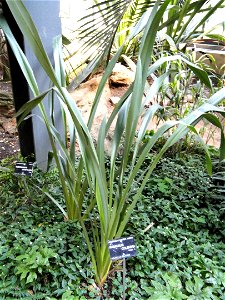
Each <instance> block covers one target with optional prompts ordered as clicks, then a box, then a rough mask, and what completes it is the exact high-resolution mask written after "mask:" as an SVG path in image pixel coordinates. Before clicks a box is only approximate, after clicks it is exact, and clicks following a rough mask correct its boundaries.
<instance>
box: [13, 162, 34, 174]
mask: <svg viewBox="0 0 225 300" xmlns="http://www.w3.org/2000/svg"><path fill="white" fill-rule="evenodd" d="M32 173H33V163H30V162H27V163H23V162H16V165H15V174H16V175H26V176H32Z"/></svg>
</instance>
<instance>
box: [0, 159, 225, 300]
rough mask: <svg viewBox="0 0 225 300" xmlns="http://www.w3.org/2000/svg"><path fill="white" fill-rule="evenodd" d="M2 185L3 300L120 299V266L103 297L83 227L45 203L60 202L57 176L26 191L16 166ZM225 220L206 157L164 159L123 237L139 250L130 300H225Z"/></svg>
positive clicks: (39, 178) (130, 275) (34, 181)
mask: <svg viewBox="0 0 225 300" xmlns="http://www.w3.org/2000/svg"><path fill="white" fill-rule="evenodd" d="M151 160H152V157H151V156H149V157H148V158H147V159H146V161H145V164H149V163H150V162H151ZM9 164H10V162H9V161H3V162H2V164H1V165H2V167H8V166H9ZM0 184H1V193H0V206H1V210H0V299H66V300H74V299H122V296H121V295H122V272H121V268H122V266H121V264H120V262H116V263H114V265H113V269H112V271H111V272H110V274H109V277H108V280H107V282H106V284H105V285H104V288H103V289H102V290H99V289H98V288H97V286H96V285H95V283H94V274H93V272H92V269H91V262H90V258H89V255H88V250H87V247H86V244H85V241H84V238H83V236H82V231H81V229H80V225H78V223H76V222H72V221H65V220H64V219H63V216H62V214H61V212H60V210H59V209H58V208H57V207H56V206H55V205H54V204H53V203H52V202H51V201H50V200H49V199H47V198H46V196H44V193H43V192H42V191H43V190H48V191H49V193H50V194H51V195H53V196H54V197H55V198H56V199H58V200H59V201H60V198H61V195H62V194H61V193H62V191H61V189H60V184H59V182H58V174H57V171H56V170H51V171H50V172H49V173H46V174H43V173H41V172H40V171H38V170H35V172H34V175H33V177H32V178H26V184H25V182H24V181H23V180H22V179H21V178H20V177H19V178H18V177H15V176H14V175H13V167H10V171H7V170H3V169H2V171H1V172H0ZM37 186H38V187H39V188H37ZM135 188H136V187H135V182H134V186H133V189H134V193H135ZM224 216H225V199H223V197H222V196H221V194H220V192H219V191H218V189H217V188H216V187H215V185H214V184H213V182H212V179H211V178H210V177H209V176H208V175H207V174H206V171H205V167H204V162H203V158H202V157H201V156H197V155H190V156H189V157H188V158H179V159H178V158H169V157H167V158H164V159H163V160H162V161H161V163H160V164H158V166H157V168H156V170H155V172H154V174H153V176H152V177H151V179H150V180H149V181H148V183H147V185H146V187H145V190H144V193H143V196H142V198H141V199H140V200H139V202H138V205H137V206H136V208H135V210H134V212H133V214H132V217H131V220H130V222H129V223H128V226H127V228H126V231H125V235H133V236H134V238H135V240H136V244H137V256H136V257H134V258H131V259H128V260H127V278H126V280H127V290H126V292H127V299H151V300H152V299H155V300H157V299H158V300H164V299H165V300H172V299H177V300H178V299H189V300H194V299H196V300H197V299H202V300H203V299H204V300H207V299H225V260H224V251H225V243H224V241H225V224H224V220H225V218H224ZM87 222H89V221H87ZM90 228H91V227H90ZM90 230H91V229H90Z"/></svg>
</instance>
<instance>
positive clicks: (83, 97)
mask: <svg viewBox="0 0 225 300" xmlns="http://www.w3.org/2000/svg"><path fill="white" fill-rule="evenodd" d="M100 79H101V74H97V75H95V76H93V77H92V78H90V79H89V80H88V81H87V82H85V83H83V84H81V85H80V87H79V88H78V89H77V90H75V91H74V92H72V93H71V95H72V97H73V98H74V100H75V101H76V103H77V105H78V107H79V108H80V110H81V113H82V115H83V117H84V120H85V121H87V119H88V116H89V112H90V109H91V106H92V103H93V99H94V96H95V94H96V91H97V87H98V84H99V82H100ZM127 88H128V84H127V83H125V84H124V83H122V84H121V78H119V84H117V83H116V82H115V81H114V82H108V83H107V84H106V86H105V89H104V91H103V94H102V98H101V102H100V105H99V108H98V110H97V112H96V117H95V123H94V124H93V128H92V136H93V138H94V140H96V139H97V136H98V131H99V126H100V123H101V121H102V119H103V117H104V116H106V117H108V116H109V115H110V113H111V111H112V110H113V108H114V106H115V104H116V102H117V101H118V99H119V98H120V97H121V96H122V95H123V94H124V92H125V91H126V90H127ZM12 98H13V97H12V87H11V84H10V82H0V160H2V159H3V158H6V157H11V156H15V154H17V153H19V151H20V150H19V139H18V132H17V127H16V120H15V118H14V113H15V112H14V107H13V100H12ZM152 125H153V126H155V124H152ZM202 127H203V128H205V135H204V139H205V141H207V143H208V144H210V145H214V146H216V147H219V145H220V132H219V131H218V130H217V129H215V127H213V126H211V125H210V127H209V125H207V127H206V125H205V123H204V122H203V121H201V122H200V123H199V124H197V129H200V128H202ZM212 132H214V133H213V135H212V136H210V133H212ZM111 136H112V131H111V132H109V135H108V136H107V138H106V144H105V147H106V151H107V152H108V150H109V149H110V147H111Z"/></svg>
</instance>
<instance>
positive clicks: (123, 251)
mask: <svg viewBox="0 0 225 300" xmlns="http://www.w3.org/2000/svg"><path fill="white" fill-rule="evenodd" d="M108 247H109V253H110V257H111V260H118V259H123V258H128V257H131V256H135V255H136V245H135V241H134V238H133V237H132V236H130V237H124V238H120V239H116V240H111V241H108Z"/></svg>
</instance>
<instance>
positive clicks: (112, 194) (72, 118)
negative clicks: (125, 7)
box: [0, 0, 225, 287]
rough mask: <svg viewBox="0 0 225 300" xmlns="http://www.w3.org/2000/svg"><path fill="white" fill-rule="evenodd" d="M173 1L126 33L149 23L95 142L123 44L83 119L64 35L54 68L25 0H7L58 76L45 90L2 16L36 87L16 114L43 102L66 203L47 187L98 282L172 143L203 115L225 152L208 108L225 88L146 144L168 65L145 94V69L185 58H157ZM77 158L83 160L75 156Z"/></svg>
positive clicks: (204, 76)
mask: <svg viewBox="0 0 225 300" xmlns="http://www.w3.org/2000/svg"><path fill="white" fill-rule="evenodd" d="M169 2H170V1H169V0H166V1H164V3H163V4H161V1H156V4H155V6H154V7H153V9H152V10H151V13H150V14H149V17H148V19H147V20H146V19H141V20H140V21H139V23H138V24H137V26H136V27H135V28H134V29H133V31H131V33H130V36H129V38H128V40H131V39H132V38H133V37H134V36H135V35H136V34H138V33H139V32H140V31H141V30H142V29H143V37H142V41H141V45H140V51H139V54H138V61H137V68H136V75H135V80H134V82H133V84H132V85H131V86H130V88H129V89H128V91H127V92H126V93H125V94H124V95H123V96H122V97H121V99H120V101H119V103H118V104H117V105H116V107H115V109H114V110H113V112H112V114H111V116H110V117H109V119H108V120H106V119H103V121H102V123H101V127H100V130H99V135H98V140H97V145H95V144H94V142H93V139H92V137H91V134H90V130H91V127H92V123H93V121H94V117H95V112H96V109H97V106H98V104H99V100H100V97H101V94H102V91H103V88H104V85H105V83H106V81H107V79H108V77H109V76H110V74H111V72H112V69H113V67H114V65H115V63H116V62H117V60H118V58H119V56H120V55H121V52H122V50H123V46H122V47H120V48H119V50H118V51H117V53H116V54H115V55H114V56H113V57H112V59H111V60H110V62H109V63H108V65H107V67H106V69H105V73H104V75H103V77H102V80H101V82H100V85H99V88H98V90H97V92H96V97H95V100H94V102H93V106H92V110H91V112H90V117H89V120H88V123H87V124H85V122H84V120H83V118H82V116H81V113H80V111H79V109H78V107H77V105H76V102H75V101H74V100H73V99H72V98H71V96H70V94H69V93H68V91H67V89H66V86H65V76H64V68H63V61H62V58H61V56H60V53H61V51H60V45H61V42H60V38H57V39H56V40H55V45H54V49H55V50H54V57H55V67H54V68H53V66H52V64H51V63H50V60H49V58H48V56H47V54H46V52H45V50H44V47H43V45H42V42H41V40H40V38H39V35H38V32H37V30H36V28H35V25H34V23H33V21H32V19H31V17H30V15H29V13H28V12H27V10H26V8H25V6H24V4H23V2H22V1H21V0H17V1H10V0H7V3H8V5H9V8H10V10H11V12H12V14H13V15H14V17H15V19H16V21H17V23H18V25H19V27H20V29H21V31H22V32H23V34H24V36H25V38H27V40H28V42H29V44H30V47H31V49H32V50H33V52H34V54H35V56H36V58H37V60H38V61H39V63H40V64H41V66H42V67H43V69H44V70H45V72H46V74H47V76H48V77H49V78H50V80H51V82H52V85H53V87H52V88H50V89H49V90H47V91H46V92H44V93H40V92H39V88H38V85H37V83H36V79H35V77H34V74H33V71H32V69H31V67H30V65H29V63H28V61H27V60H26V57H25V55H24V54H23V52H22V51H21V49H20V48H19V46H18V44H17V43H16V41H15V39H14V37H13V35H12V33H11V31H10V29H9V27H8V25H7V23H6V22H5V20H4V18H3V17H1V18H0V25H1V27H2V28H3V30H4V32H5V35H6V37H7V39H8V41H9V43H10V45H11V47H12V50H13V51H14V53H15V55H16V57H17V60H18V62H19V64H20V66H21V71H22V72H23V73H24V75H25V77H26V79H27V82H28V84H29V86H30V88H31V90H32V92H33V94H34V99H32V100H30V101H28V102H27V103H26V104H25V105H24V106H23V107H22V108H21V110H20V111H19V112H18V115H21V121H22V120H23V119H24V118H25V117H27V116H28V114H29V113H30V111H31V110H32V109H33V108H34V107H36V106H37V105H38V106H39V109H40V111H41V113H42V119H43V122H44V123H45V126H46V129H47V131H48V134H49V139H50V142H51V146H52V152H53V156H54V160H55V164H56V167H57V169H58V172H59V178H60V182H61V186H62V190H63V195H64V201H65V207H63V206H62V205H61V204H60V203H58V202H57V201H56V200H55V199H54V198H53V197H52V196H51V195H50V191H49V192H48V193H46V194H47V195H48V196H49V197H50V198H51V199H52V201H54V203H56V205H58V207H59V208H60V209H61V211H62V213H63V214H64V216H65V218H67V219H71V220H75V221H77V222H79V223H80V225H81V227H82V230H83V234H84V237H85V240H86V243H87V246H88V250H89V254H90V257H91V262H92V267H93V270H94V272H95V277H96V282H97V284H98V286H99V287H102V286H103V284H104V282H105V280H106V278H107V275H108V272H109V270H110V267H111V260H110V256H109V251H108V247H107V241H108V240H112V239H115V238H119V237H121V236H122V234H123V233H124V230H125V228H126V225H127V223H128V222H129V218H130V215H131V214H132V211H133V209H134V207H135V205H136V204H137V202H138V200H139V199H140V196H141V193H142V191H143V189H144V187H145V184H146V182H147V180H148V179H149V177H150V176H151V174H152V172H153V170H154V168H155V167H156V165H157V163H158V162H159V160H160V158H161V157H162V155H163V154H164V153H165V152H166V150H167V149H168V148H169V147H171V146H173V145H174V144H175V143H176V142H177V141H178V140H179V139H181V138H183V137H184V136H185V135H186V134H187V132H188V131H189V130H192V131H193V132H196V130H195V128H194V125H195V124H196V123H197V122H198V121H199V120H200V119H201V118H203V117H205V118H207V119H208V120H209V121H211V122H212V123H213V124H214V125H216V126H217V127H219V128H220V129H221V159H223V158H224V157H225V139H224V133H223V131H222V125H221V123H220V121H219V119H218V118H217V117H215V116H214V115H212V114H210V113H209V112H211V111H216V112H219V113H221V114H224V110H223V109H222V108H219V107H217V104H218V103H219V102H220V101H221V100H222V99H224V95H225V89H224V88H223V89H221V90H220V91H218V92H217V93H216V94H215V95H214V96H212V97H211V98H210V99H209V101H208V103H206V104H204V105H202V106H201V107H199V108H198V109H196V110H195V111H193V112H192V113H191V114H190V115H188V116H187V117H186V118H184V119H182V120H180V121H170V122H166V123H164V124H163V125H162V126H161V127H160V128H159V129H158V130H157V132H156V133H155V134H154V135H153V136H152V138H151V139H150V140H149V141H148V142H147V143H146V144H144V145H143V143H142V139H143V137H144V135H145V131H146V129H147V127H148V124H149V122H150V120H151V118H152V117H153V115H154V113H155V112H156V111H157V110H158V109H160V106H159V105H152V106H151V107H150V108H149V109H147V110H145V108H144V107H145V102H146V101H148V100H149V99H152V98H153V97H154V95H155V94H156V93H157V92H158V90H159V89H160V87H161V85H162V83H163V82H164V80H165V78H167V77H168V76H169V73H165V74H163V75H161V76H160V77H159V78H158V79H156V80H155V82H154V83H153V85H152V86H151V87H150V89H149V91H148V93H147V95H146V98H145V99H144V100H143V93H144V89H145V83H146V79H147V77H148V76H150V75H151V74H152V73H153V72H155V71H156V70H157V68H159V67H160V66H161V64H163V63H164V62H165V61H167V60H185V58H183V57H182V56H180V55H176V56H170V57H166V58H160V59H159V60H157V61H156V62H154V64H152V65H151V55H152V51H153V46H154V42H155V37H156V34H157V31H158V28H159V26H160V24H161V21H162V19H163V15H164V13H165V11H166V9H167V6H168V4H169ZM125 42H126V41H125ZM185 61H186V60H185ZM187 63H188V64H189V66H190V67H191V68H192V69H193V71H194V72H195V73H196V74H197V75H198V77H199V78H200V79H201V80H202V81H203V82H204V83H205V84H206V85H207V86H208V87H210V81H209V78H208V76H207V74H206V73H205V72H204V71H203V70H201V69H200V68H199V67H197V66H195V65H194V64H193V63H191V62H188V61H187ZM50 92H53V93H54V94H55V95H57V98H56V100H54V101H59V102H60V105H61V110H62V117H63V119H64V120H65V132H67V131H69V138H70V143H69V144H70V145H69V146H68V145H67V143H66V141H65V140H64V139H63V138H62V137H61V136H60V134H59V132H58V131H57V129H56V127H55V125H54V122H53V120H52V118H49V116H48V113H47V111H46V110H45V107H44V105H43V104H42V101H43V99H44V98H45V96H46V95H48V94H49V93H50ZM113 121H115V122H116V126H115V129H114V133H113V140H112V149H111V155H110V167H109V174H107V172H106V160H105V153H104V140H105V138H106V135H107V133H108V131H109V128H110V126H111V124H112V122H113ZM171 128H174V132H173V134H172V135H171V136H170V137H169V138H168V140H167V141H166V143H165V144H164V146H163V147H162V148H161V149H160V150H159V152H158V153H157V154H156V156H155V158H154V159H153V161H152V163H151V165H149V166H147V167H145V168H144V167H143V162H144V160H145V158H146V155H148V153H149V151H150V150H151V149H152V147H153V146H154V145H155V143H156V142H157V140H158V139H159V138H160V137H162V136H163V135H164V134H165V133H166V132H167V131H168V130H169V129H171ZM76 144H78V145H79V152H76V151H75V145H76ZM121 145H122V154H121V155H120V163H119V165H118V163H117V157H118V155H119V154H118V153H119V152H120V150H121ZM77 160H78V163H76V161H77ZM207 162H208V164H207V165H208V170H209V172H210V171H211V164H210V159H209V156H208V155H207ZM125 175H126V176H125ZM125 178H126V179H125ZM134 180H135V181H136V182H137V184H138V185H137V188H136V190H134V188H133V182H134Z"/></svg>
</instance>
